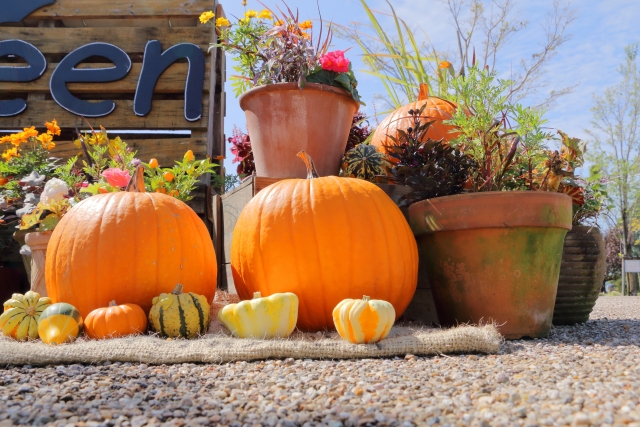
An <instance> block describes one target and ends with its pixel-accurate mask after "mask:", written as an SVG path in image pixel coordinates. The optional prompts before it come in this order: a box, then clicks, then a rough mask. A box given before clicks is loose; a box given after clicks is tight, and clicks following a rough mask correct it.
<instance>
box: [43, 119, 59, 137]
mask: <svg viewBox="0 0 640 427" xmlns="http://www.w3.org/2000/svg"><path fill="white" fill-rule="evenodd" d="M44 125H45V126H46V127H47V133H50V134H51V135H56V136H60V126H58V121H57V120H56V119H53V120H52V121H50V122H45V123H44Z"/></svg>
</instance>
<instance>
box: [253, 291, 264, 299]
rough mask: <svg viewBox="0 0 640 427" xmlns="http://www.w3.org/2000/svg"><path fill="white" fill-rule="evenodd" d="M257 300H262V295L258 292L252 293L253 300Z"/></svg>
mask: <svg viewBox="0 0 640 427" xmlns="http://www.w3.org/2000/svg"><path fill="white" fill-rule="evenodd" d="M258 298H262V294H261V293H260V292H254V293H253V299H258Z"/></svg>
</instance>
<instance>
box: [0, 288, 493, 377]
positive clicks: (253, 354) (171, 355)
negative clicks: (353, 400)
mask: <svg viewBox="0 0 640 427" xmlns="http://www.w3.org/2000/svg"><path fill="white" fill-rule="evenodd" d="M237 298H238V297H237V295H230V294H227V293H225V292H220V291H219V292H217V293H216V298H215V300H214V301H213V304H212V305H211V324H210V326H209V332H208V333H207V334H206V335H204V336H202V337H200V338H198V339H194V340H184V339H176V340H167V339H163V338H160V337H158V336H152V335H138V336H134V337H129V338H116V339H109V340H89V339H86V338H79V339H78V340H77V341H76V342H74V343H72V344H64V345H59V346H49V345H46V344H43V343H42V342H41V341H36V342H17V341H14V340H12V339H10V338H6V337H2V336H1V335H0V366H6V365H56V364H67V363H101V362H107V361H110V362H139V363H149V364H163V363H164V364H170V363H187V362H189V363H195V362H205V363H224V362H232V361H237V360H260V359H269V358H277V359H284V358H288V357H292V358H295V359H359V358H372V357H390V356H405V355H407V354H414V355H425V356H427V355H434V354H452V353H496V352H497V351H498V349H499V347H500V344H501V343H502V336H501V335H500V333H499V332H498V330H497V329H496V328H495V326H493V325H485V326H459V327H457V328H453V329H434V328H412V327H407V326H394V327H393V329H392V330H391V333H390V334H389V337H387V339H385V340H383V341H381V342H380V343H378V344H362V345H356V344H351V343H348V342H346V341H344V340H342V339H341V338H340V337H339V336H338V334H337V333H335V332H317V333H302V332H299V331H297V332H295V333H294V334H293V335H292V336H291V337H289V338H288V339H277V340H257V339H238V338H233V337H231V336H230V335H229V333H228V332H227V330H226V329H225V328H224V326H222V324H220V322H219V321H218V319H217V313H218V311H219V310H220V308H222V307H223V306H225V305H226V304H229V303H233V302H237Z"/></svg>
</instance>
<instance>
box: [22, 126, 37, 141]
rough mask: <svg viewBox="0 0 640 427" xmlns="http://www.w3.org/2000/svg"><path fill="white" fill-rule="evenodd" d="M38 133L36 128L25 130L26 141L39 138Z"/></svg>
mask: <svg viewBox="0 0 640 427" xmlns="http://www.w3.org/2000/svg"><path fill="white" fill-rule="evenodd" d="M38 133H39V132H38V131H37V130H36V127H35V126H31V127H30V128H24V135H25V139H29V138H31V137H32V136H34V137H35V136H38Z"/></svg>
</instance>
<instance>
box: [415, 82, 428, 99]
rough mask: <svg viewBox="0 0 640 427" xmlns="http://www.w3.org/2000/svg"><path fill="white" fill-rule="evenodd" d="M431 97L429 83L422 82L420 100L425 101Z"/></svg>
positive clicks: (419, 93)
mask: <svg viewBox="0 0 640 427" xmlns="http://www.w3.org/2000/svg"><path fill="white" fill-rule="evenodd" d="M427 98H429V85H428V84H426V83H420V92H418V101H424V100H425V99H427Z"/></svg>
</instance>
